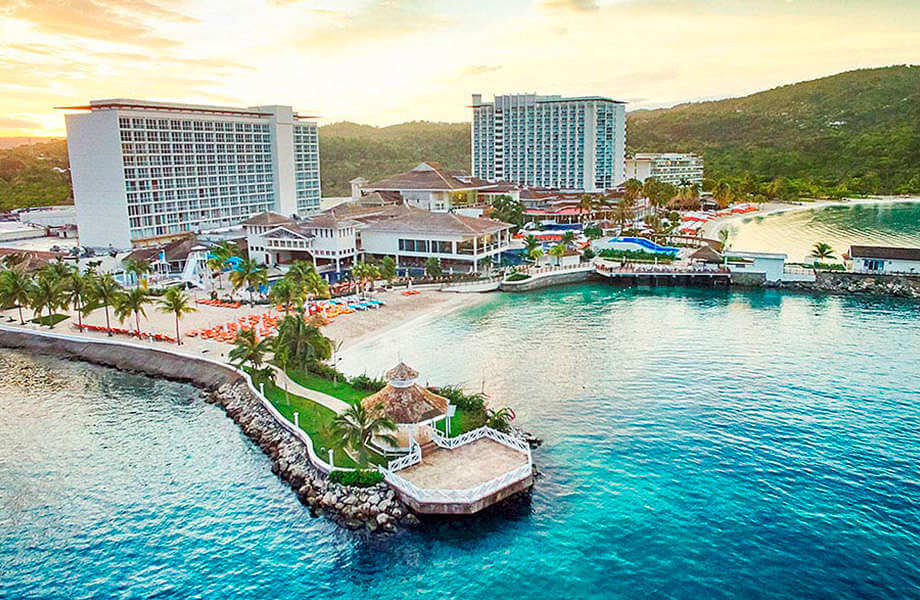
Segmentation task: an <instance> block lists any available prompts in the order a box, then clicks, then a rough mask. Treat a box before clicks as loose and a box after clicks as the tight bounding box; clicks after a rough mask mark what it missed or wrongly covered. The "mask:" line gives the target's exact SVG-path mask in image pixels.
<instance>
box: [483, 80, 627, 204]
mask: <svg viewBox="0 0 920 600" xmlns="http://www.w3.org/2000/svg"><path fill="white" fill-rule="evenodd" d="M472 109H473V126H472V134H471V135H472V139H471V148H472V167H471V169H472V173H473V175H474V176H475V177H479V178H481V179H485V180H488V181H497V180H504V181H509V182H512V183H516V184H518V185H526V186H530V187H548V188H556V189H563V190H584V191H588V192H592V191H597V190H607V189H611V188H613V187H615V186H616V185H619V184H620V183H622V182H623V181H625V180H626V166H625V156H626V154H625V152H626V104H625V103H624V102H620V101H617V100H612V99H610V98H603V97H600V96H585V97H577V98H564V97H562V96H538V95H536V94H514V95H508V96H496V97H495V99H494V101H492V102H483V100H482V95H481V94H473V104H472Z"/></svg>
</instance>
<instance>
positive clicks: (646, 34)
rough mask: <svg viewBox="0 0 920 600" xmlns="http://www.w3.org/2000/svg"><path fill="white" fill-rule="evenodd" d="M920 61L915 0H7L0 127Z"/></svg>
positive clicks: (343, 114) (750, 77)
mask: <svg viewBox="0 0 920 600" xmlns="http://www.w3.org/2000/svg"><path fill="white" fill-rule="evenodd" d="M918 60H920V2H917V1H908V0H872V1H858V0H537V1H534V0H482V1H478V0H477V1H468V2H461V1H459V0H458V1H450V0H430V1H427V2H425V1H421V0H417V1H416V0H370V1H367V0H365V1H358V0H338V1H310V0H262V1H256V0H253V1H244V0H222V1H221V2H214V1H212V0H207V1H206V0H125V1H119V0H75V1H71V2H68V1H66V0H0V136H19V135H59V134H62V133H63V127H64V120H63V115H62V113H61V111H55V110H53V107H54V106H59V105H67V104H77V103H85V102H87V101H88V100H90V99H94V98H115V97H120V98H124V97H128V98H143V99H150V100H173V101H180V102H193V103H201V104H227V105H241V106H249V105H256V104H290V105H293V106H294V107H295V109H296V110H298V111H299V112H301V113H306V114H316V115H320V116H321V117H322V120H321V122H322V123H329V122H333V121H340V120H351V121H357V122H361V123H369V124H373V125H385V124H390V123H397V122H402V121H407V120H417V119H427V120H442V121H463V120H468V118H469V115H468V110H467V109H466V108H465V106H466V105H467V104H468V103H469V96H470V94H471V93H473V92H481V93H483V94H484V95H485V96H486V97H489V98H491V96H492V95H493V94H495V93H499V94H501V93H513V92H537V93H561V94H566V95H578V94H598V95H605V96H610V97H614V98H617V99H620V100H626V101H628V102H630V108H631V109H635V108H641V107H649V106H667V105H671V104H674V103H677V102H681V101H686V100H698V99H709V98H720V97H726V96H733V95H740V94H746V93H750V92H754V91H758V90H761V89H765V88H770V87H773V86H776V85H779V84H784V83H792V82H795V81H800V80H803V79H811V78H815V77H820V76H823V75H829V74H832V73H836V72H839V71H845V70H849V69H853V68H857V67H868V66H881V65H888V64H896V63H905V62H918Z"/></svg>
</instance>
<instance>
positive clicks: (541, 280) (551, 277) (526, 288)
mask: <svg viewBox="0 0 920 600" xmlns="http://www.w3.org/2000/svg"><path fill="white" fill-rule="evenodd" d="M596 277H597V274H596V273H595V272H594V270H593V269H591V270H578V271H574V270H573V271H559V272H554V273H541V274H539V275H532V276H531V277H530V278H529V279H524V280H522V281H503V282H502V283H501V290H502V291H503V292H532V291H534V290H540V289H543V288H548V287H552V286H555V285H563V284H567V283H583V282H585V281H592V280H594V279H595V278H596Z"/></svg>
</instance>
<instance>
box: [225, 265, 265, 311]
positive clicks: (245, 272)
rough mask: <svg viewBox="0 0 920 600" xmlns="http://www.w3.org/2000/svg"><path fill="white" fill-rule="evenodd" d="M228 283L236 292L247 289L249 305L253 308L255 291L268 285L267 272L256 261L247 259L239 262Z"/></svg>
mask: <svg viewBox="0 0 920 600" xmlns="http://www.w3.org/2000/svg"><path fill="white" fill-rule="evenodd" d="M230 283H231V284H232V285H233V291H234V292H236V291H238V290H240V289H241V288H243V287H247V288H248V289H249V304H250V305H251V306H255V304H256V300H255V296H254V294H255V289H256V288H257V287H258V286H260V285H265V284H267V283H268V272H267V271H266V270H265V269H263V268H262V267H260V266H259V263H257V262H256V261H254V260H252V259H250V258H247V259H244V260H242V261H241V262H240V264H239V266H238V267H237V268H236V270H234V271H232V272H231V273H230Z"/></svg>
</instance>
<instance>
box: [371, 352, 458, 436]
mask: <svg viewBox="0 0 920 600" xmlns="http://www.w3.org/2000/svg"><path fill="white" fill-rule="evenodd" d="M385 377H386V379H387V382H388V383H387V385H386V386H385V387H384V388H383V389H382V390H380V391H379V392H377V393H375V394H372V395H370V396H368V397H367V398H365V399H364V400H362V401H361V406H363V407H364V409H365V410H366V411H367V412H369V413H371V414H374V415H376V416H385V417H388V418H390V419H392V420H393V422H394V423H396V424H397V425H417V424H420V423H428V422H431V421H433V420H436V419H439V418H441V417H444V416H445V415H446V414H447V405H448V404H449V402H448V400H447V398H445V397H444V396H439V395H438V394H435V393H434V392H432V391H430V390H427V389H425V388H424V387H422V386H420V385H419V384H418V383H417V379H418V371H416V370H415V369H413V368H412V367H410V366H408V365H406V364H405V363H402V362H400V363H399V364H398V365H396V366H395V367H393V368H392V369H390V370H389V371H387V372H386V375H385Z"/></svg>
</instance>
